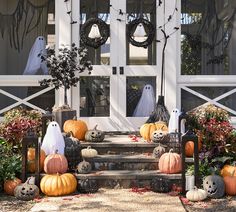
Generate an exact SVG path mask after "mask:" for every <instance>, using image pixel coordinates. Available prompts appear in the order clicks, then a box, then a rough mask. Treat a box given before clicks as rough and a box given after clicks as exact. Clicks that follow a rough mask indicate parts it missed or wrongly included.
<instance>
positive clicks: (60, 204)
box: [30, 189, 185, 212]
mask: <svg viewBox="0 0 236 212" xmlns="http://www.w3.org/2000/svg"><path fill="white" fill-rule="evenodd" d="M30 211H31V212H48V211H67V212H69V211H86V212H100V211H102V212H103V211H106V212H107V211H112V212H114V211H117V212H119V211H125V212H134V211H135V212H141V211H142V212H144V211H145V212H149V211H152V212H153V211H161V212H165V211H166V212H170V211H175V212H184V211H185V209H184V208H183V206H182V203H181V201H180V200H179V197H176V196H175V197H174V196H170V195H167V194H160V193H154V192H144V193H134V192H131V191H130V189H118V190H106V189H100V190H99V191H98V192H97V193H95V194H90V195H74V196H66V197H48V198H43V199H42V201H41V202H39V203H36V204H35V205H34V206H33V207H32V208H31V210H30Z"/></svg>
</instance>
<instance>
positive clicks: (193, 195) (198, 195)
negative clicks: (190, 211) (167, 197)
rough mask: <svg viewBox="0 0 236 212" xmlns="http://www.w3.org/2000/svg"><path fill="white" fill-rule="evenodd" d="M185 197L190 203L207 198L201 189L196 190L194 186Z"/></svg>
mask: <svg viewBox="0 0 236 212" xmlns="http://www.w3.org/2000/svg"><path fill="white" fill-rule="evenodd" d="M186 197H187V199H188V200H190V201H192V202H197V201H202V200H204V199H206V198H207V192H206V191H205V190H203V189H198V188H197V187H196V186H195V187H194V188H193V189H191V190H190V191H188V192H187V194H186Z"/></svg>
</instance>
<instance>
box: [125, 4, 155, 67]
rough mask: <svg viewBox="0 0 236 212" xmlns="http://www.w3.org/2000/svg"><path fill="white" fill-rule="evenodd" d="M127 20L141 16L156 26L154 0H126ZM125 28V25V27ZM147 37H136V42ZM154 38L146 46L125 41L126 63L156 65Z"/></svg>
mask: <svg viewBox="0 0 236 212" xmlns="http://www.w3.org/2000/svg"><path fill="white" fill-rule="evenodd" d="M127 13H128V17H127V22H128V23H129V22H131V21H133V20H134V19H137V18H140V17H141V16H143V18H144V19H146V20H148V21H150V22H151V23H152V24H153V25H154V26H156V1H155V0H143V1H138V0H136V1H134V0H127ZM126 29H127V27H126ZM146 39H147V37H145V36H143V37H136V38H135V40H136V41H137V42H143V41H145V40H146ZM155 40H156V39H155V38H154V41H153V42H152V44H151V45H149V46H148V47H147V48H142V47H136V46H133V45H132V44H130V43H128V41H126V46H127V48H126V49H127V50H126V51H127V52H126V55H127V65H156V41H155Z"/></svg>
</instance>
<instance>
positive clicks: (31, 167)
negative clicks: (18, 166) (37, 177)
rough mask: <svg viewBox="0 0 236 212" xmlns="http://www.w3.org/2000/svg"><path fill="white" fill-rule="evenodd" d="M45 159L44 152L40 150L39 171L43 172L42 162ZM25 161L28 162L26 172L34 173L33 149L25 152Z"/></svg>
mask: <svg viewBox="0 0 236 212" xmlns="http://www.w3.org/2000/svg"><path fill="white" fill-rule="evenodd" d="M45 158H46V154H45V152H44V151H43V150H42V149H41V150H40V171H42V170H43V165H44V160H45ZM27 160H28V171H29V172H30V173H33V172H35V148H29V149H28V152H27Z"/></svg>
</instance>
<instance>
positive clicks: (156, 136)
mask: <svg viewBox="0 0 236 212" xmlns="http://www.w3.org/2000/svg"><path fill="white" fill-rule="evenodd" d="M168 138H169V136H168V132H167V131H163V130H156V131H154V132H153V133H152V135H151V140H152V141H153V142H154V143H160V142H161V143H164V142H167V141H168Z"/></svg>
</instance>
